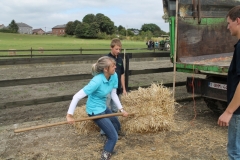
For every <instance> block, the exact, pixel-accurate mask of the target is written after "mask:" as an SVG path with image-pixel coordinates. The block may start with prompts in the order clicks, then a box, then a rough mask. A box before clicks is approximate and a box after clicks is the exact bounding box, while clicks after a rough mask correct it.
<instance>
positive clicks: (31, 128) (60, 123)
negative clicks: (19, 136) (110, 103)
mask: <svg viewBox="0 0 240 160" xmlns="http://www.w3.org/2000/svg"><path fill="white" fill-rule="evenodd" d="M131 115H134V113H128V116H131ZM113 116H123V114H122V113H111V114H104V115H100V116H92V117H87V118H81V119H77V120H75V122H80V121H87V120H93V119H99V118H107V117H113ZM63 124H68V121H63V122H57V123H52V124H45V125H39V126H33V127H29V128H22V129H15V130H14V133H19V132H25V131H30V130H34V129H39V128H47V127H52V126H58V125H63Z"/></svg>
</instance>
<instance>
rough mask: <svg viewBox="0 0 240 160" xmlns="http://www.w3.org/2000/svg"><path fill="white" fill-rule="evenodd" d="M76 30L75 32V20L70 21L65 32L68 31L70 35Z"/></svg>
mask: <svg viewBox="0 0 240 160" xmlns="http://www.w3.org/2000/svg"><path fill="white" fill-rule="evenodd" d="M74 32H75V28H74V25H73V22H72V21H69V22H68V23H67V25H66V28H65V33H67V34H68V35H74Z"/></svg>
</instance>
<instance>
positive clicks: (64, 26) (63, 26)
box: [53, 24, 66, 28]
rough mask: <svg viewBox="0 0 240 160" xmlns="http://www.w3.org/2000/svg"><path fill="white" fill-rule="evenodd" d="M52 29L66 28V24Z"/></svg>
mask: <svg viewBox="0 0 240 160" xmlns="http://www.w3.org/2000/svg"><path fill="white" fill-rule="evenodd" d="M53 28H66V24H62V25H56V26H55V27H53Z"/></svg>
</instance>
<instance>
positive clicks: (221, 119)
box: [218, 111, 233, 127]
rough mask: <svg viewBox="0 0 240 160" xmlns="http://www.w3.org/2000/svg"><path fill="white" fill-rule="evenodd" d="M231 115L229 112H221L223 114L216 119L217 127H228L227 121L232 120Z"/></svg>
mask: <svg viewBox="0 0 240 160" xmlns="http://www.w3.org/2000/svg"><path fill="white" fill-rule="evenodd" d="M232 115H233V114H232V113H230V112H227V111H225V112H223V114H222V115H221V116H220V117H219V118H218V125H219V126H223V127H224V126H228V125H229V121H230V119H231V118H232Z"/></svg>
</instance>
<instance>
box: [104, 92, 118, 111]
mask: <svg viewBox="0 0 240 160" xmlns="http://www.w3.org/2000/svg"><path fill="white" fill-rule="evenodd" d="M106 104H107V107H108V108H110V109H111V111H112V112H113V113H117V112H118V108H117V106H116V104H115V103H114V102H113V100H112V98H111V95H110V94H108V95H107V102H106Z"/></svg>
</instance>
